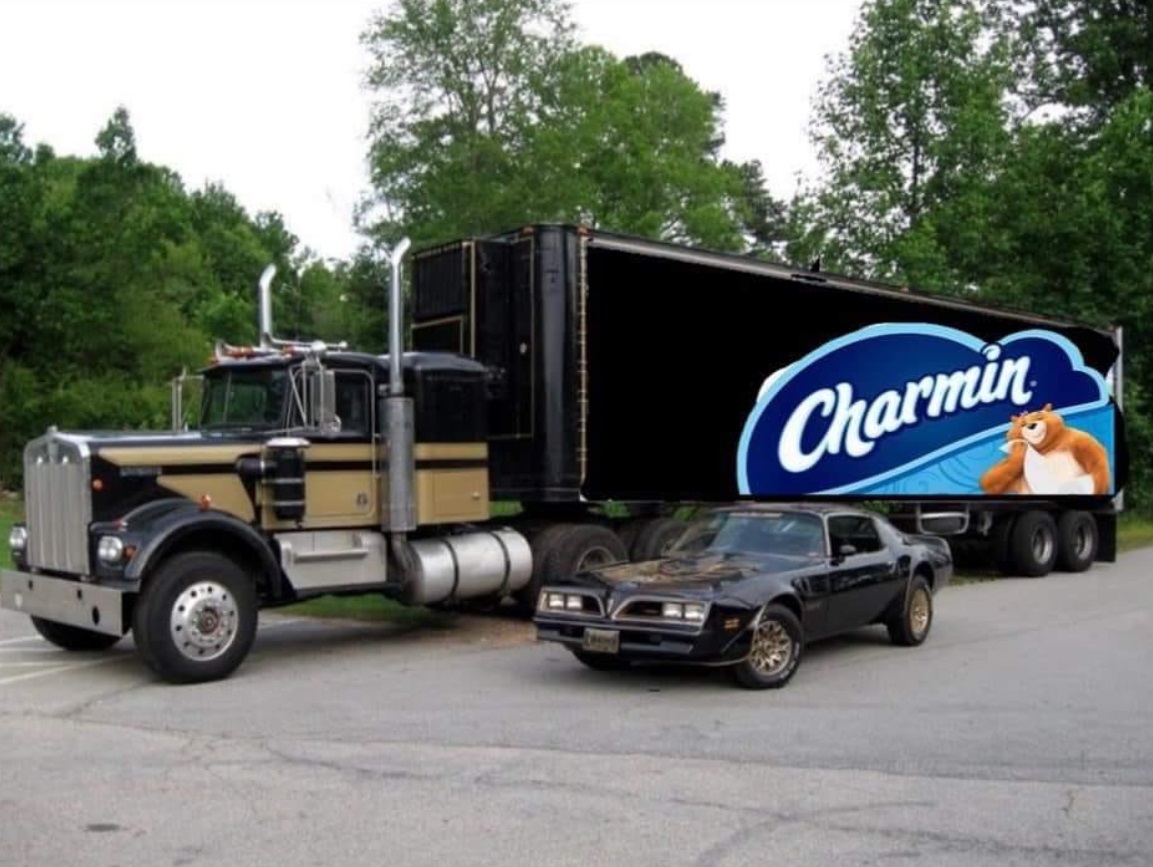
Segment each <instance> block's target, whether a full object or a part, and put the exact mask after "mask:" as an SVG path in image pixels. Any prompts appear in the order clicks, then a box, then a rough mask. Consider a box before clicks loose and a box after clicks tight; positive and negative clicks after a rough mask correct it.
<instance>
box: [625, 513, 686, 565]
mask: <svg viewBox="0 0 1153 867" xmlns="http://www.w3.org/2000/svg"><path fill="white" fill-rule="evenodd" d="M687 526H688V525H687V524H686V523H685V522H684V521H678V520H677V519H676V518H653V519H651V520H648V521H645V522H644V524H643V525H642V526H641V528H640V530H639V531H638V532H637V534H636V536H635V537H634V538H633V541H632V545H630V546H629V559H631V560H632V561H633V562H634V563H643V562H644V561H646V560H659V559H661V558H662V557H665V556H667V554H668V549H669V546H670V545H672V544H673V542H675V541H677V539H679V538H680V537H681V535H682V534H683V533H684V532H685V527H687Z"/></svg>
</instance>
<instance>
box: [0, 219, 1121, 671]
mask: <svg viewBox="0 0 1153 867" xmlns="http://www.w3.org/2000/svg"><path fill="white" fill-rule="evenodd" d="M407 247H408V244H407V242H402V243H401V244H400V245H398V247H397V248H396V249H395V250H393V251H392V254H391V258H392V284H391V289H390V336H389V346H390V348H391V349H392V350H393V351H391V352H390V353H389V354H388V355H374V354H370V353H364V352H357V351H353V350H349V349H348V348H347V347H346V346H344V345H343V344H339V345H331V344H325V343H322V342H311V341H300V340H285V339H278V338H276V337H275V336H274V333H273V323H272V303H271V299H272V294H271V280H272V278H273V276H274V272H273V271H272V270H271V269H270V270H267V271H266V272H265V274H264V275H263V276H262V278H261V281H260V323H259V336H258V340H257V341H256V342H254V344H253V345H252V346H229V345H226V344H223V343H220V344H218V345H217V346H216V349H215V353H214V360H213V362H212V363H211V364H210V365H209V367H207V368H206V369H205V370H203V371H202V372H201V377H202V387H203V392H202V400H201V404H200V412H199V417H198V419H197V420H196V422H195V423H194V425H192V429H186V427H187V426H186V425H184V424H182V423H180V422H179V419H180V417H181V414H180V413H179V412H177V413H174V419H175V420H176V421H177V423H176V424H174V430H172V431H168V432H160V433H155V434H141V433H128V432H125V433H107V432H104V433H100V432H61V431H58V430H55V429H49V430H48V431H47V432H46V433H45V434H44V435H43V436H41V437H38V438H37V439H35V440H33V441H32V442H31V443H29V444H28V446H27V448H26V450H25V464H24V469H25V509H26V513H27V514H26V521H25V522H23V523H21V524H19V525H18V526H17V527H16V528H15V529H14V530H13V532H12V536H11V538H10V540H9V541H10V544H11V548H12V551H13V558H14V561H15V562H14V564H13V568H12V569H7V570H3V571H2V572H0V605H2V606H3V607H5V608H8V609H12V610H16V611H22V612H24V613H26V614H28V615H30V616H31V617H32V622H33V624H34V625H35V627H36V628H37V629H38V630H39V631H40V633H41V634H42V635H44V636H45V637H46V638H47V639H48V640H50V641H52V642H54V643H56V644H58V645H59V646H62V647H66V648H72V649H98V648H103V647H110V646H111V645H113V644H115V643H116V642H117V641H119V640H120V638H121V637H122V636H123V635H125V634H126V633H127V632H129V631H132V633H133V636H134V639H135V643H136V645H137V647H138V649H139V652H140V655H141V657H142V659H143V660H144V661H145V662H146V663H147V664H148V665H149V666H150V667H151V668H153V669H154V670H155V671H156V672H158V673H159V674H160V675H161V676H162V677H164V678H166V679H168V680H170V681H174V682H189V681H204V680H212V679H217V678H221V677H225V676H227V675H229V674H230V673H231V672H232V671H233V670H234V669H235V668H236V667H237V666H238V665H239V664H240V663H241V662H242V660H243V659H244V658H245V656H246V654H247V652H248V650H249V648H250V645H251V642H252V639H253V636H254V634H255V628H256V617H257V612H258V610H259V609H260V608H272V607H277V606H282V605H286V604H291V603H293V602H297V601H301V600H304V599H308V598H311V597H315V596H321V595H329V594H383V595H385V596H388V597H391V598H395V599H398V600H400V601H402V602H404V603H406V604H410V605H455V604H459V603H464V602H471V603H476V602H484V603H487V604H493V603H496V602H500V601H508V600H509V599H510V598H511V599H512V600H514V601H515V602H516V603H517V604H519V605H520V606H521V607H522V608H523V610H524V611H525V612H526V613H529V614H531V612H532V611H533V609H534V607H535V604H536V601H537V600H536V597H537V588H539V586H540V585H541V583H542V581H543V580H544V579H545V578H546V577H553V576H556V575H558V574H571V573H572V572H575V571H578V570H580V569H583V568H592V567H596V566H601V565H605V564H607V563H608V562H612V561H620V560H626V559H632V560H646V559H652V558H656V557H659V556H660V554H661V552H662V551H664V550H665V549H666V548H667V546H668V545H669V544H670V543H671V542H672V541H673V540H674V539H675V538H676V537H677V535H678V534H679V532H680V529H681V526H682V525H681V522H680V521H678V520H677V517H676V515H677V512H678V510H680V509H681V508H684V507H686V506H687V507H692V506H695V505H700V504H711V503H718V502H722V503H723V502H731V501H733V500H739V499H744V498H751V499H756V500H762V501H781V500H790V501H796V500H805V499H808V500H813V499H832V500H851V501H855V502H873V503H877V504H878V505H879V507H881V508H884V509H885V510H886V511H887V512H888V515H889V517H890V518H891V519H892V520H893V521H894V522H896V523H897V524H899V525H904V526H906V527H907V528H908V529H909V530H912V531H916V532H919V533H930V534H936V535H942V536H946V537H949V538H950V539H953V540H962V539H964V540H976V541H977V542H979V543H980V544H981V545H983V546H984V548H985V549H986V550H987V552H988V553H987V557H988V559H989V562H990V563H995V564H996V565H998V566H999V567H1001V568H1002V569H1003V570H1005V571H1008V572H1016V573H1020V574H1027V575H1043V574H1045V573H1046V572H1048V571H1049V570H1051V569H1053V568H1060V569H1068V570H1083V569H1087V568H1089V567H1090V566H1091V564H1092V563H1093V562H1096V561H1111V560H1113V559H1115V556H1116V535H1117V533H1116V528H1117V520H1116V519H1117V512H1118V509H1119V508H1120V495H1121V492H1122V489H1123V487H1124V483H1125V476H1126V471H1127V465H1126V460H1127V456H1126V449H1125V439H1124V427H1123V417H1122V414H1121V405H1120V395H1121V373H1122V368H1121V333H1120V331H1119V330H1118V331H1109V330H1099V329H1094V328H1089V327H1086V326H1084V325H1079V324H1076V323H1069V322H1061V321H1056V320H1052V319H1048V318H1044V317H1039V316H1034V315H1029V314H1023V313H1019V312H1014V311H1007V310H998V309H993V308H990V307H986V306H978V305H976V304H971V303H966V302H964V301H961V300H958V299H954V298H946V297H942V296H937V295H930V294H923V293H918V292H914V291H911V290H908V289H905V288H901V287H893V286H887V285H881V284H877V283H872V282H867V281H862V280H856V279H850V278H846V277H840V276H836V275H832V274H826V273H820V272H812V271H808V270H804V269H794V268H789V267H786V266H782V265H776V264H770V263H765V262H761V261H757V260H753V259H749V258H743V257H739V256H732V255H725V254H720V253H714V252H709V251H705V250H698V249H691V248H687V247H684V246H679V245H673V244H665V243H658V242H653V241H649V240H644V239H639V238H633V237H627V236H623V235H620V234H614V233H610V232H602V231H599V230H596V231H593V230H589V229H587V228H585V227H581V226H568V225H533V226H527V227H524V228H521V229H517V230H515V231H510V232H505V233H501V234H495V235H489V236H483V237H472V238H466V239H461V240H458V241H455V242H453V243H449V244H444V245H440V246H436V247H434V248H431V249H426V250H422V251H420V252H418V253H416V254H415V255H414V256H413V257H412V265H413V268H412V280H411V284H412V285H411V311H412V315H411V323H410V329H411V331H410V341H409V342H410V349H409V351H404V352H401V351H396V348H397V347H400V346H401V344H402V340H401V334H402V322H401V319H402V316H401V311H402V303H401V295H402V280H401V269H400V265H401V262H402V261H403V258H404V255H405V252H406V250H407ZM181 394H182V392H181V391H180V389H179V388H177V389H175V390H174V404H176V403H179V400H178V398H179V397H180V395H181Z"/></svg>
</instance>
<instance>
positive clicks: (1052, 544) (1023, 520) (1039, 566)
mask: <svg viewBox="0 0 1153 867" xmlns="http://www.w3.org/2000/svg"><path fill="white" fill-rule="evenodd" d="M1009 550H1010V553H1011V555H1012V558H1013V567H1014V570H1015V571H1016V572H1017V573H1019V574H1021V575H1024V576H1025V577H1027V578H1040V577H1042V576H1045V575H1048V574H1049V573H1050V572H1051V571H1053V566H1054V564H1056V562H1057V522H1056V521H1054V520H1053V517H1052V516H1051V515H1049V514H1048V513H1047V512H1040V511H1032V512H1025V513H1024V514H1023V515H1020V516H1018V517H1017V520H1016V521H1015V522H1014V524H1013V532H1012V534H1011V536H1010V538H1009Z"/></svg>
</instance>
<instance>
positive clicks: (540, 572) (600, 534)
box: [517, 524, 629, 616]
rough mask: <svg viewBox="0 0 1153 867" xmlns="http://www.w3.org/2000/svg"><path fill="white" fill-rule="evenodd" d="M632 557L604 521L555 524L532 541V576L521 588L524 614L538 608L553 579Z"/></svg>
mask: <svg viewBox="0 0 1153 867" xmlns="http://www.w3.org/2000/svg"><path fill="white" fill-rule="evenodd" d="M628 558H629V555H628V552H627V551H626V550H625V546H624V544H623V543H622V542H621V540H620V537H619V536H618V535H617V534H616V533H614V532H613V531H612V530H610V529H609V528H608V527H605V526H602V525H600V524H554V525H553V526H551V527H548V528H546V529H544V530H542V531H541V532H540V533H539V534H537V535H536V536H535V537H534V538H533V540H532V560H533V563H532V578H531V579H530V580H529V582H528V585H527V586H525V587H524V588H522V589H521V590H520V591H519V595H518V596H517V601H518V603H519V607H520V610H521V612H522V613H524V614H527V615H529V616H531V615H532V613H533V611H535V610H536V603H537V597H538V596H540V589H541V587H543V586H544V585H545V584H546V583H548V582H550V581H553V580H557V579H559V580H562V581H563V580H564V579H565V578H567V577H569V576H570V575H574V574H576V573H577V572H579V571H581V570H582V569H596V568H597V567H599V566H607V565H608V564H609V563H621V562H625V561H627V560H628Z"/></svg>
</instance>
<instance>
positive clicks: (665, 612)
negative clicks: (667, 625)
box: [661, 602, 705, 623]
mask: <svg viewBox="0 0 1153 867" xmlns="http://www.w3.org/2000/svg"><path fill="white" fill-rule="evenodd" d="M661 617H663V618H664V619H665V620H687V621H689V622H690V623H700V622H702V621H703V620H704V619H705V606H704V603H702V602H683V603H682V602H666V603H664V604H663V605H662V606H661Z"/></svg>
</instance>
